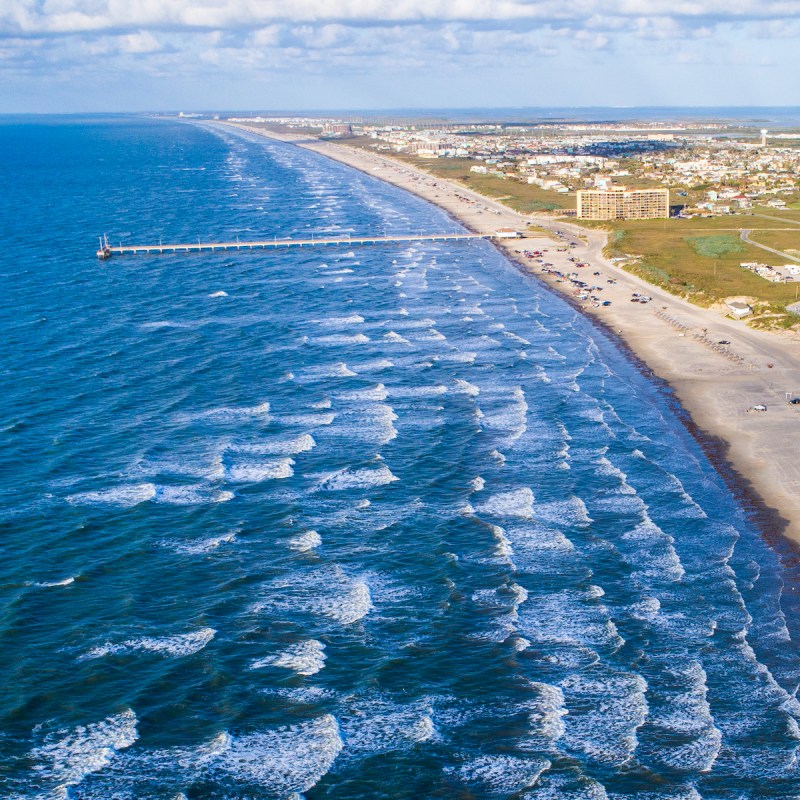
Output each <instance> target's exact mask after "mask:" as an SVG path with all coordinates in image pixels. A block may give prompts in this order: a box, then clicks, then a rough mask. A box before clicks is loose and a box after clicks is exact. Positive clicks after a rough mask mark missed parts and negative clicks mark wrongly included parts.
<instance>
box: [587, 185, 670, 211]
mask: <svg viewBox="0 0 800 800" xmlns="http://www.w3.org/2000/svg"><path fill="white" fill-rule="evenodd" d="M668 216H669V189H625V188H624V187H621V186H620V187H615V188H613V189H609V190H608V191H605V190H601V189H590V190H585V191H579V192H578V219H662V218H666V217H668Z"/></svg>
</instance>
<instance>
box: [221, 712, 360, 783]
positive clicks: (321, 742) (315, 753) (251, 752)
mask: <svg viewBox="0 0 800 800" xmlns="http://www.w3.org/2000/svg"><path fill="white" fill-rule="evenodd" d="M343 746H344V744H343V742H342V739H341V737H340V735H339V726H338V724H337V722H336V719H335V718H334V717H333V716H332V715H331V714H325V715H324V716H322V717H317V718H316V719H312V720H309V721H307V722H301V723H299V724H296V725H285V726H282V727H280V728H277V729H275V730H270V731H264V732H258V733H250V734H246V735H244V736H234V737H231V738H230V743H229V745H228V746H227V748H226V749H225V750H224V751H223V752H221V753H219V754H218V755H217V756H216V757H215V758H214V760H213V761H212V764H211V768H212V769H215V770H222V771H224V772H226V773H228V774H229V775H231V776H232V777H233V778H234V780H236V781H238V782H240V783H255V784H257V785H259V786H262V787H264V788H266V789H267V791H268V792H269V794H270V795H274V796H278V797H287V796H288V795H291V794H292V793H293V792H306V791H308V790H309V789H311V788H312V787H313V786H314V785H315V784H316V783H317V782H318V781H319V780H320V778H322V776H323V775H325V773H326V772H328V770H329V769H330V768H331V766H332V765H333V762H334V760H335V759H336V757H337V756H338V755H339V753H340V752H341V750H342V747H343Z"/></svg>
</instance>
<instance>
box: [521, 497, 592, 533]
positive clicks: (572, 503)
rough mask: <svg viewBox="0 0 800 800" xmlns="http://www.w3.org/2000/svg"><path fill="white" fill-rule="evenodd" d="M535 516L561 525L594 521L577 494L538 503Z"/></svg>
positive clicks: (584, 523) (585, 523)
mask: <svg viewBox="0 0 800 800" xmlns="http://www.w3.org/2000/svg"><path fill="white" fill-rule="evenodd" d="M534 516H535V517H536V519H537V520H541V521H542V522H548V523H550V524H551V525H559V526H565V525H566V526H572V525H588V524H589V523H591V521H592V520H591V517H589V512H588V511H587V510H586V505H585V504H584V502H583V500H581V498H580V497H576V496H575V495H572V496H571V497H568V498H567V499H566V500H552V501H550V502H548V503H537V504H536V508H535V509H534Z"/></svg>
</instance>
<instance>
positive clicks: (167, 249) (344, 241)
mask: <svg viewBox="0 0 800 800" xmlns="http://www.w3.org/2000/svg"><path fill="white" fill-rule="evenodd" d="M496 235H497V234H493V233H438V234H418V235H406V236H347V237H336V238H311V239H278V238H277V237H273V238H272V239H262V240H259V241H252V242H242V241H238V240H237V241H234V242H199V241H198V242H197V243H193V244H161V243H159V244H130V245H122V244H121V245H119V246H118V247H111V246H106V247H105V248H101V250H100V251H98V256H99V257H101V258H103V257H105V258H108V257H109V256H112V255H115V256H127V255H147V254H158V253H201V252H209V253H213V252H217V251H224V250H267V249H278V248H281V247H321V246H326V245H333V246H342V245H346V246H350V245H372V244H391V243H393V242H394V243H397V242H399V243H404V242H439V241H452V240H454V239H456V240H457V239H492V238H495V236H496ZM101 252H103V253H105V255H104V256H101V255H100V253H101Z"/></svg>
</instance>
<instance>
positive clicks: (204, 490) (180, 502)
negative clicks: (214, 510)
mask: <svg viewBox="0 0 800 800" xmlns="http://www.w3.org/2000/svg"><path fill="white" fill-rule="evenodd" d="M233 496H234V495H233V493H232V492H227V491H222V490H219V489H209V488H208V487H207V486H203V485H198V486H156V493H155V497H154V498H153V501H154V502H156V503H165V504H168V505H175V506H192V505H203V504H205V503H227V502H228V501H229V500H232V499H233Z"/></svg>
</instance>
